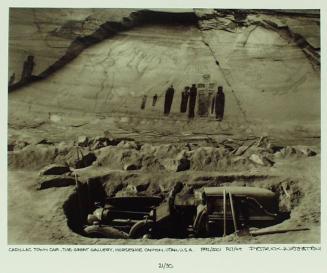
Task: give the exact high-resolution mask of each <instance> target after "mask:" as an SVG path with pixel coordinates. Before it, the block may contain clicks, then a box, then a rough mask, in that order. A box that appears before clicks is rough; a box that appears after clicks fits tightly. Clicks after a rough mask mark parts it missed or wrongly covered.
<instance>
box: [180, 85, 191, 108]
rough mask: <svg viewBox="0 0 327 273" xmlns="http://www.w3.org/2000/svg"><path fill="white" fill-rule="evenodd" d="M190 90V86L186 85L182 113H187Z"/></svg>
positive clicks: (182, 100)
mask: <svg viewBox="0 0 327 273" xmlns="http://www.w3.org/2000/svg"><path fill="white" fill-rule="evenodd" d="M189 90H190V87H188V86H185V87H184V91H183V92H182V99H181V113H185V112H186V110H187V103H188V97H189Z"/></svg>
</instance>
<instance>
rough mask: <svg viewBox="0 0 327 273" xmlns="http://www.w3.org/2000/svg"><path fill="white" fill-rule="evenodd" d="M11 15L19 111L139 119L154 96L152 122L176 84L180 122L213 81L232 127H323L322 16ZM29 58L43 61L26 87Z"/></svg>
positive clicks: (14, 98)
mask: <svg viewBox="0 0 327 273" xmlns="http://www.w3.org/2000/svg"><path fill="white" fill-rule="evenodd" d="M10 15H11V16H10V20H11V21H10V25H11V29H10V64H9V74H10V75H12V73H14V72H15V74H16V79H15V81H14V82H13V83H12V84H11V86H10V87H9V90H11V91H15V90H16V91H17V92H11V94H10V96H9V101H10V105H11V102H20V103H21V102H23V103H27V104H40V105H48V106H52V107H57V108H59V109H66V108H68V109H77V110H82V111H86V112H92V113H93V112H96V113H99V112H101V113H102V112H108V113H113V112H122V113H139V112H140V105H141V99H142V96H143V95H144V94H146V95H147V96H148V102H147V103H148V104H147V107H146V111H148V112H149V113H148V114H149V115H161V111H162V108H163V96H164V91H165V89H166V88H167V86H168V85H169V84H174V86H175V89H176V91H175V92H176V93H175V98H174V101H173V110H172V111H173V112H175V113H176V112H178V110H179V103H180V92H181V91H182V88H183V87H184V86H185V85H190V84H192V83H194V82H198V81H199V80H201V77H202V74H206V73H209V74H210V75H211V79H213V80H214V81H215V82H217V83H218V84H219V85H222V86H224V90H225V94H226V107H225V109H226V113H225V117H226V120H228V119H229V120H237V121H239V122H241V123H242V122H243V123H257V122H261V123H275V124H278V123H280V122H284V123H287V122H293V123H294V122H296V123H298V124H299V125H304V124H315V125H317V126H320V125H319V124H320V25H319V24H320V21H319V14H317V12H311V13H310V12H309V13H306V14H301V13H298V12H295V13H294V12H292V11H290V12H277V11H275V12H268V11H253V10H252V11H251V10H248V11H242V12H240V11H236V10H232V11H231V10H223V11H221V10H199V9H197V10H194V11H183V12H182V11H177V12H176V11H148V10H145V11H131V10H123V9H120V10H112V9H111V10H101V11H99V10H91V9H84V10H70V9H59V10H39V9H12V10H11V14H10ZM23 33H24V34H25V36H22V34H23ZM27 35H28V36H27ZM27 55H33V56H34V57H35V58H34V59H35V63H36V65H35V69H34V71H33V76H32V77H31V78H30V80H29V81H27V82H19V77H18V76H19V75H20V73H21V67H22V63H23V61H24V60H25V59H26V57H27ZM17 77H18V78H17ZM154 94H158V95H159V101H158V106H157V107H156V108H155V112H153V108H152V109H150V110H151V111H150V110H149V108H151V107H149V105H150V101H149V100H151V99H152V96H153V95H154ZM146 111H145V112H146Z"/></svg>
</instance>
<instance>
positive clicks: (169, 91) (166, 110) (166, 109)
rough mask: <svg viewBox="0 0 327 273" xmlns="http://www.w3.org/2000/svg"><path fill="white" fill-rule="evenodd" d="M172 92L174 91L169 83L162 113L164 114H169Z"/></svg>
mask: <svg viewBox="0 0 327 273" xmlns="http://www.w3.org/2000/svg"><path fill="white" fill-rule="evenodd" d="M174 93H175V89H174V87H173V85H171V86H170V87H169V88H168V89H167V90H166V95H165V105H164V114H165V115H169V113H170V109H171V104H172V103H173V98H174Z"/></svg>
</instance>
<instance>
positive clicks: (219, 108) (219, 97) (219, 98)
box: [215, 86, 225, 121]
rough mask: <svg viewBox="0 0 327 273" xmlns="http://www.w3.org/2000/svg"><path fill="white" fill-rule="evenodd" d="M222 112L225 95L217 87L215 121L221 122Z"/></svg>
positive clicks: (220, 87)
mask: <svg viewBox="0 0 327 273" xmlns="http://www.w3.org/2000/svg"><path fill="white" fill-rule="evenodd" d="M224 110H225V94H224V92H223V87H222V86H219V87H218V91H217V94H216V99H215V112H216V119H217V120H218V121H222V120H223V118H224Z"/></svg>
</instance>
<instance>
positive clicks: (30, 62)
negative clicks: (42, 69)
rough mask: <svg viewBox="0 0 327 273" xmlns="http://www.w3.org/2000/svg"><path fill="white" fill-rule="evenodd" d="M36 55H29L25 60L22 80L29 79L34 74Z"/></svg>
mask: <svg viewBox="0 0 327 273" xmlns="http://www.w3.org/2000/svg"><path fill="white" fill-rule="evenodd" d="M34 65H35V63H34V56H33V55H29V56H28V57H27V60H26V61H25V62H24V66H23V72H22V79H21V80H22V81H26V80H28V79H29V78H30V77H31V76H32V72H33V68H34Z"/></svg>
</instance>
